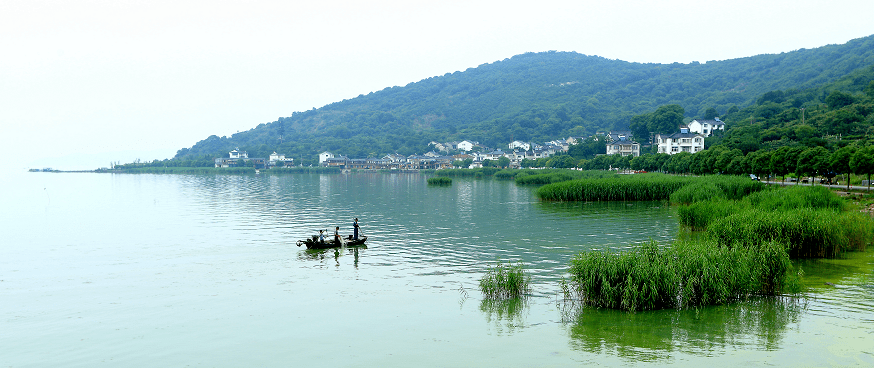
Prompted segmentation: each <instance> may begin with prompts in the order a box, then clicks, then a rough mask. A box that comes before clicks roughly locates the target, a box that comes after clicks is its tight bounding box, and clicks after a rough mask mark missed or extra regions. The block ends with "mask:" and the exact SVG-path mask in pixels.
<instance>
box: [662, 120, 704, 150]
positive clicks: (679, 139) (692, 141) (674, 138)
mask: <svg viewBox="0 0 874 368" xmlns="http://www.w3.org/2000/svg"><path fill="white" fill-rule="evenodd" d="M655 143H656V144H658V146H659V151H658V153H667V154H670V155H675V154H677V153H680V152H689V153H695V152H699V151H701V150H703V149H704V134H701V133H690V132H689V128H688V127H681V128H680V132H679V133H674V134H670V135H665V134H656V136H655Z"/></svg>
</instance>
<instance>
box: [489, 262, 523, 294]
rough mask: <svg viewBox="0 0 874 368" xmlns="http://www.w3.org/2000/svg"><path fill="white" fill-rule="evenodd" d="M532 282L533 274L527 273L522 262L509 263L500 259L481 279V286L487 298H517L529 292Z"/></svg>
mask: <svg viewBox="0 0 874 368" xmlns="http://www.w3.org/2000/svg"><path fill="white" fill-rule="evenodd" d="M530 283H531V276H530V275H528V274H526V273H525V270H524V269H523V268H522V264H521V263H518V264H515V265H509V264H503V263H501V262H500V261H499V262H498V264H497V265H496V266H495V267H494V268H489V270H488V271H487V272H486V274H485V275H483V277H482V278H481V279H480V281H479V288H480V290H481V291H482V293H483V295H485V296H486V298H492V299H503V298H515V297H519V296H522V295H525V294H526V293H528V291H529V284H530Z"/></svg>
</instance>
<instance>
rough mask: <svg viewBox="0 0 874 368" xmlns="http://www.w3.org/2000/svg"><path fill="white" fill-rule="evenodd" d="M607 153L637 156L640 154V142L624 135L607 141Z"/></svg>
mask: <svg viewBox="0 0 874 368" xmlns="http://www.w3.org/2000/svg"><path fill="white" fill-rule="evenodd" d="M607 154H608V155H622V156H631V157H637V156H640V143H637V142H635V141H632V140H631V139H629V138H628V137H626V136H624V135H623V136H620V137H619V138H618V139H616V140H614V141H612V142H610V143H607Z"/></svg>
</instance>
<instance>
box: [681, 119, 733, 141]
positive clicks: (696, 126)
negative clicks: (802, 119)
mask: <svg viewBox="0 0 874 368" xmlns="http://www.w3.org/2000/svg"><path fill="white" fill-rule="evenodd" d="M714 130H725V123H723V122H722V121H721V120H719V118H715V119H714V120H692V122H690V123H689V131H690V132H693V133H700V134H703V135H704V136H705V137H709V136H710V135H711V134H713V131H714Z"/></svg>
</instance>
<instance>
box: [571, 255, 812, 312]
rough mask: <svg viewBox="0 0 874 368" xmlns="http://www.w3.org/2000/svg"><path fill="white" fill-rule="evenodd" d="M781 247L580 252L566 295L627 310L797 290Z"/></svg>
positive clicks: (593, 304) (794, 276)
mask: <svg viewBox="0 0 874 368" xmlns="http://www.w3.org/2000/svg"><path fill="white" fill-rule="evenodd" d="M793 271H794V270H793V267H792V263H791V262H790V261H789V257H788V256H787V255H786V252H785V251H783V246H782V245H781V244H779V243H775V242H764V243H760V244H758V245H757V246H755V247H722V246H718V245H717V244H714V243H712V242H706V241H700V242H685V241H679V242H676V243H674V244H673V245H672V246H669V247H665V248H661V247H659V246H658V245H657V244H656V243H655V242H650V243H647V244H644V245H641V246H638V247H635V248H634V249H632V250H628V251H623V252H610V251H604V252H584V253H580V254H579V255H577V256H576V257H575V258H574V259H573V260H571V267H570V270H569V271H568V272H569V273H570V278H569V279H568V280H566V281H565V283H564V284H563V288H564V291H565V294H566V297H569V298H574V299H578V300H581V301H582V302H583V303H584V304H586V305H590V306H596V307H604V308H613V309H624V310H629V311H638V310H653V309H665V308H689V307H696V306H704V305H711V304H722V303H726V302H730V301H733V300H741V299H746V298H749V297H751V296H755V295H779V294H783V293H793V292H797V291H799V290H800V287H799V284H798V278H797V275H796V274H795V273H794V272H793Z"/></svg>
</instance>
